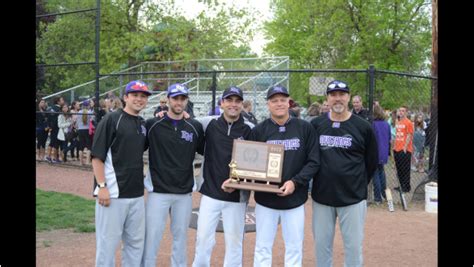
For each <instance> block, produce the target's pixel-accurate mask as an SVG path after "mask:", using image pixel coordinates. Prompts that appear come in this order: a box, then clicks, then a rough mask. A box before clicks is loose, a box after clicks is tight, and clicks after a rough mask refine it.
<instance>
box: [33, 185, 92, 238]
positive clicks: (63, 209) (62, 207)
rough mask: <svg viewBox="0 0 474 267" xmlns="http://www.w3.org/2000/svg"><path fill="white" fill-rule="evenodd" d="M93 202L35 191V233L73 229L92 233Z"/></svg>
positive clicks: (61, 194) (70, 195)
mask: <svg viewBox="0 0 474 267" xmlns="http://www.w3.org/2000/svg"><path fill="white" fill-rule="evenodd" d="M94 212H95V201H94V200H89V199H85V198H82V197H79V196H75V195H72V194H66V193H58V192H48V191H43V190H39V189H36V231H38V232H41V231H49V230H54V229H68V228H73V229H74V231H75V232H94V231H95V224H94V216H95V213H94Z"/></svg>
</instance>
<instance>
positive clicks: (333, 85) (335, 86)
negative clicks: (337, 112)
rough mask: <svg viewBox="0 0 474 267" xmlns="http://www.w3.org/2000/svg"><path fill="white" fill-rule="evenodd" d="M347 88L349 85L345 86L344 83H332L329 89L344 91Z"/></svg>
mask: <svg viewBox="0 0 474 267" xmlns="http://www.w3.org/2000/svg"><path fill="white" fill-rule="evenodd" d="M346 87H347V84H345V83H343V82H335V83H331V84H330V85H328V88H329V89H335V88H340V89H344V88H346Z"/></svg>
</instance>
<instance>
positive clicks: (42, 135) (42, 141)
mask: <svg viewBox="0 0 474 267" xmlns="http://www.w3.org/2000/svg"><path fill="white" fill-rule="evenodd" d="M36 139H37V140H38V142H37V143H36V148H37V149H40V148H45V147H46V140H47V139H48V132H47V131H45V130H44V129H36Z"/></svg>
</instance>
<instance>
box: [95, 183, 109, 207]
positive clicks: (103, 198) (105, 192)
mask: <svg viewBox="0 0 474 267" xmlns="http://www.w3.org/2000/svg"><path fill="white" fill-rule="evenodd" d="M97 199H98V200H99V205H101V206H104V207H108V206H109V205H110V193H109V189H108V188H107V187H102V188H99V193H98V194H97Z"/></svg>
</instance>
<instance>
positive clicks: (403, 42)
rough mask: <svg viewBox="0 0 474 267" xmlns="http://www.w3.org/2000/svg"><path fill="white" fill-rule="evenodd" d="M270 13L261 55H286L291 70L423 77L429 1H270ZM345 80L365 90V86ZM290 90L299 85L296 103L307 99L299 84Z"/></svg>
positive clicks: (302, 83)
mask: <svg viewBox="0 0 474 267" xmlns="http://www.w3.org/2000/svg"><path fill="white" fill-rule="evenodd" d="M272 8H273V10H274V14H275V16H274V17H275V19H274V20H272V21H270V22H267V23H266V24H265V34H266V36H267V38H268V39H270V42H269V43H268V44H267V46H266V47H265V50H264V51H265V52H266V53H269V54H273V55H289V56H290V59H291V64H292V67H294V68H318V69H327V68H351V69H366V68H367V67H368V66H369V64H374V65H375V66H376V68H378V69H389V70H398V71H408V72H417V73H420V72H421V73H429V62H430V61H429V58H430V51H431V25H430V8H431V6H430V2H429V1H426V0H391V1H380V0H376V1H363V0H357V1H356V0H315V1H298V0H274V1H272ZM427 71H428V72H427ZM349 79H350V80H349V81H348V82H351V84H356V86H355V87H356V88H359V90H360V91H362V90H365V88H364V87H363V86H362V85H363V84H365V81H358V79H355V76H354V78H350V77H349ZM290 84H293V85H299V86H296V87H293V89H296V91H297V94H296V95H297V96H298V97H297V98H298V99H299V100H303V99H309V95H308V92H307V90H306V88H307V87H308V86H307V81H306V80H305V79H298V80H295V81H294V80H292V81H290ZM359 84H360V85H359ZM387 88H391V86H390V84H387V85H386V86H384V88H383V90H385V89H387ZM293 91H295V90H293ZM381 94H382V95H383V94H384V92H382V93H381ZM309 102H310V101H309Z"/></svg>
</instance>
